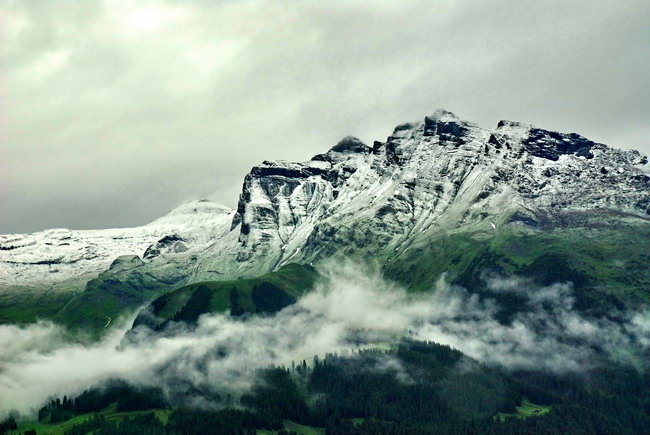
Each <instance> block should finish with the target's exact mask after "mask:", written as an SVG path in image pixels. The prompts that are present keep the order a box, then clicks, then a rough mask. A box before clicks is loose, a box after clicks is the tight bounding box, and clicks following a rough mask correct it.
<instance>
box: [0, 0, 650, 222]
mask: <svg viewBox="0 0 650 435" xmlns="http://www.w3.org/2000/svg"><path fill="white" fill-rule="evenodd" d="M0 19H1V20H2V24H1V25H0V32H1V33H0V40H1V41H2V44H1V45H0V56H1V58H0V71H1V74H0V233H10V232H29V231H35V230H40V229H45V228H51V227H68V228H102V227H116V226H133V225H139V224H144V223H146V222H148V221H151V220H153V219H155V218H156V217H158V216H160V215H161V214H163V213H165V212H166V211H167V210H169V209H171V208H173V207H174V206H176V205H178V204H179V203H181V202H183V201H185V200H189V199H197V198H200V197H211V198H213V199H216V200H218V201H221V202H223V203H225V204H227V205H230V206H234V205H235V203H236V199H237V195H238V193H239V191H240V189H241V185H242V181H243V177H244V175H245V174H246V172H247V171H248V170H249V169H250V167H251V166H252V165H254V164H256V163H259V162H261V161H263V160H269V159H286V160H305V159H308V158H309V157H311V156H312V155H314V154H317V153H320V152H323V151H325V150H327V149H329V148H330V147H331V146H333V145H334V144H335V143H336V142H337V141H338V140H339V139H340V138H341V137H343V136H345V135H348V134H352V135H355V136H358V137H360V138H361V139H363V140H364V141H366V142H369V143H371V142H372V140H376V139H379V140H383V139H384V138H385V137H386V136H387V135H388V134H389V133H390V132H391V131H392V127H393V126H394V125H396V124H399V123H401V122H405V121H411V120H418V119H421V118H423V116H424V115H425V114H428V113H432V112H433V111H434V110H435V109H436V108H439V107H443V108H446V109H448V110H451V111H453V112H455V113H456V114H457V115H459V116H460V117H461V118H464V119H468V120H471V121H474V122H477V123H478V124H479V125H481V126H484V127H494V126H496V123H497V122H498V121H499V120H500V119H513V120H518V121H522V122H529V123H533V124H536V125H538V126H541V127H544V128H549V129H556V130H560V131H576V132H579V133H581V134H583V135H585V136H587V137H589V138H590V139H593V140H596V141H599V142H603V143H607V144H609V145H612V146H615V147H619V148H636V149H639V150H641V151H643V152H645V153H650V123H648V119H650V88H649V87H648V83H650V25H649V24H650V2H647V0H642V1H641V0H639V1H636V0H629V1H626V2H614V1H591V2H584V1H550V0H548V1H537V2H521V1H517V0H499V1H492V2H476V1H450V0H449V1H446V0H441V1H436V2H430V1H410V0H406V1H376V2H372V3H369V2H360V1H359V2H357V1H351V0H345V1H328V2H306V1H305V2H297V1H296V2H287V1H253V0H243V1H199V0H196V1H180V0H179V1H139V2H127V1H113V0H85V1H83V2H78V1H72V0H69V1H66V0H57V1H49V2H41V1H35V0H34V1H30V0H26V1H9V0H4V1H2V0H0Z"/></svg>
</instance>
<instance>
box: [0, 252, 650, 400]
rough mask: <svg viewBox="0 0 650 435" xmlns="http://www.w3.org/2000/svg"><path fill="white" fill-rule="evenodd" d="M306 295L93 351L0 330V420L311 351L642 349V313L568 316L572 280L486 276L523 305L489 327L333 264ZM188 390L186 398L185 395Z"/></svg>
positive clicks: (619, 357)
mask: <svg viewBox="0 0 650 435" xmlns="http://www.w3.org/2000/svg"><path fill="white" fill-rule="evenodd" d="M322 273H323V275H324V279H323V280H322V281H321V282H320V283H319V284H317V286H316V288H315V289H314V291H312V292H311V293H310V294H308V295H306V296H305V297H303V298H302V299H301V300H299V301H298V303H296V304H295V305H293V306H290V307H287V308H286V309H284V310H283V311H281V312H279V313H277V314H275V315H272V316H252V317H249V318H247V319H243V320H242V319H236V318H231V317H229V316H228V315H204V316H203V317H201V319H200V320H199V322H198V325H197V326H196V327H195V328H187V327H179V326H178V325H177V327H176V328H174V329H173V330H171V331H167V333H164V334H154V333H152V332H151V331H149V330H147V329H144V328H143V329H139V330H137V331H135V332H134V333H132V334H129V335H128V337H127V338H126V339H125V338H124V333H125V331H126V330H127V329H128V326H127V325H124V327H122V328H118V329H116V330H115V331H114V332H113V333H111V334H110V335H109V336H107V337H106V338H104V339H103V340H102V341H101V342H99V343H96V344H94V345H82V344H75V343H69V342H66V341H65V340H64V336H65V334H64V331H62V330H60V329H59V327H58V326H56V325H53V324H49V323H39V324H36V325H32V326H29V327H25V328H19V327H16V326H2V327H0V413H7V412H9V411H11V410H17V411H19V412H20V413H30V412H34V411H35V410H36V409H37V408H38V407H39V406H41V405H42V403H43V402H44V401H45V400H47V398H48V397H50V396H52V395H61V396H62V395H63V394H67V395H75V394H78V393H80V392H81V391H82V390H84V389H86V388H89V387H91V386H93V385H95V384H97V383H99V382H102V381H104V380H107V379H110V378H122V379H125V380H127V381H130V382H133V383H136V384H145V385H158V386H161V387H162V388H163V389H165V390H166V391H167V392H168V393H170V395H172V396H178V395H182V396H183V400H184V402H185V404H187V403H192V402H194V403H195V404H197V405H200V404H202V403H204V402H205V400H206V398H211V400H214V397H217V395H219V396H221V397H227V396H228V395H231V397H234V398H237V397H238V395H239V394H241V393H242V392H244V391H246V390H248V388H250V386H251V385H252V382H254V379H255V376H254V374H255V371H256V370H257V369H259V368H263V367H266V366H268V365H270V364H276V365H280V364H281V365H290V364H291V363H292V361H296V362H300V361H302V360H303V359H305V360H307V361H309V360H311V358H312V357H313V356H314V355H324V354H325V353H334V352H337V353H346V352H348V351H352V350H355V349H358V348H360V347H372V346H380V345H386V344H390V343H395V342H396V341H397V340H399V339H400V337H403V336H411V337H412V338H415V339H421V340H431V341H436V342H438V343H441V344H448V345H450V346H452V347H455V348H457V349H459V350H461V351H462V352H464V353H466V354H467V355H469V356H471V357H473V358H476V359H478V360H479V361H482V362H485V363H488V364H496V365H500V366H503V367H506V368H512V369H518V368H532V369H541V370H551V371H555V372H563V371H574V370H583V369H585V368H588V367H590V366H593V365H595V364H597V363H598V361H600V360H602V359H604V358H605V359H606V358H610V359H615V360H616V361H619V362H620V361H623V362H627V363H630V364H640V362H639V361H641V355H642V353H643V352H646V351H647V349H648V346H649V345H650V316H649V315H648V313H636V314H634V315H631V316H630V317H629V319H628V320H627V321H626V322H622V323H617V322H614V321H611V320H607V319H602V318H601V319H596V318H590V317H586V316H583V315H581V314H579V313H578V312H576V310H574V307H573V304H574V298H573V290H572V287H571V284H570V283H557V284H553V285H550V286H535V285H533V284H532V283H531V282H529V281H527V280H523V279H521V278H517V277H509V278H503V277H497V276H492V277H488V278H486V287H487V289H488V290H489V292H488V293H486V295H489V294H513V295H517V296H519V297H521V298H522V300H523V301H524V302H523V304H522V308H523V309H522V310H521V311H520V312H519V313H517V314H514V315H513V316H512V318H511V319H510V320H509V321H508V322H502V321H499V320H498V311H499V308H498V305H497V303H496V301H495V300H494V299H493V298H491V297H489V296H485V295H484V297H479V295H478V294H472V293H470V292H468V291H467V290H465V289H463V288H461V287H457V286H453V285H448V284H446V283H445V280H444V277H441V279H440V280H439V281H438V283H437V284H436V286H435V288H434V289H432V290H431V291H430V292H425V293H419V294H411V293H407V292H406V291H405V290H404V289H402V288H401V287H399V286H398V285H396V284H394V283H391V282H389V281H386V280H384V279H382V278H381V276H380V274H379V273H377V272H375V271H372V270H368V269H366V268H360V267H358V266H354V265H352V264H343V265H341V264H331V265H330V266H329V267H326V268H324V269H323V270H322ZM189 391H191V392H192V394H191V395H188V392H189Z"/></svg>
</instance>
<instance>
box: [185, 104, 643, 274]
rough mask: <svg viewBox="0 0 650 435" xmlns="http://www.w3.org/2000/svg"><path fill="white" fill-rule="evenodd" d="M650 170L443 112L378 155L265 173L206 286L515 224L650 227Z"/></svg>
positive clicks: (366, 150) (339, 153) (353, 154)
mask: <svg viewBox="0 0 650 435" xmlns="http://www.w3.org/2000/svg"><path fill="white" fill-rule="evenodd" d="M643 167H647V159H646V158H645V157H643V156H641V155H640V154H639V153H638V152H637V151H623V150H616V149H612V148H609V147H607V146H605V145H602V144H597V143H594V142H592V141H590V140H588V139H586V138H584V137H582V136H579V135H577V134H574V133H571V134H562V133H556V132H551V131H546V130H541V129H537V128H534V127H532V126H529V125H525V124H520V123H515V122H509V121H502V122H500V123H499V125H498V126H497V128H496V129H495V130H486V129H483V128H480V127H478V126H476V125H475V124H472V123H469V122H466V121H463V120H460V119H459V118H457V117H456V116H455V115H453V114H452V113H450V112H446V111H443V110H440V111H437V112H436V113H434V114H433V115H432V116H428V117H426V118H425V119H424V120H423V121H422V122H418V123H409V124H402V125H399V126H398V127H397V128H395V130H394V132H393V134H392V135H391V136H390V137H388V139H387V140H386V141H385V142H375V143H374V145H373V146H372V147H368V146H366V145H364V144H363V143H361V142H360V141H359V140H358V139H355V138H345V139H343V140H342V141H341V142H340V143H339V144H337V145H336V146H335V147H334V148H332V150H330V151H329V152H328V153H326V154H321V155H317V156H315V157H314V158H313V159H312V160H311V161H308V162H303V163H288V162H264V163H263V164H262V165H260V166H257V167H255V168H253V169H252V171H251V172H250V173H249V174H248V175H247V176H246V179H245V181H244V187H243V191H242V194H241V197H240V201H239V205H238V208H237V215H236V216H235V219H234V220H233V226H232V228H233V230H234V231H238V232H239V237H238V240H237V244H232V241H231V242H230V243H231V244H230V246H229V247H228V248H227V249H222V250H221V251H220V252H219V253H215V256H216V257H213V258H214V259H215V260H216V261H211V259H210V258H207V259H206V260H205V261H204V262H203V263H202V264H201V265H200V267H199V268H198V269H197V272H196V273H197V276H196V278H197V279H208V277H209V274H208V273H201V270H205V269H207V268H209V269H211V270H212V269H215V268H220V269H221V270H222V272H223V273H224V274H226V275H227V274H231V275H232V274H235V275H237V274H241V275H244V276H246V275H249V276H250V275H255V274H256V273H260V272H264V271H268V270H273V269H275V268H277V267H278V266H281V265H283V264H286V263H287V262H290V261H297V262H312V261H318V260H319V259H322V258H326V257H328V256H329V255H332V254H333V253H334V252H337V251H347V252H357V253H358V252H366V253H367V254H369V255H371V256H374V257H376V256H378V255H382V256H383V257H384V258H385V259H386V258H388V259H389V258H390V257H391V256H395V255H399V253H400V252H403V251H404V250H406V249H408V247H409V246H410V245H411V244H413V243H415V242H416V241H418V240H419V241H424V242H425V243H430V241H431V240H432V237H434V236H435V235H436V234H437V235H440V234H445V233H446V232H454V231H467V230H468V229H471V228H475V229H482V230H484V231H487V232H489V231H493V230H494V229H496V228H497V226H498V225H501V224H504V223H507V221H508V220H509V219H511V218H512V217H513V216H515V217H517V219H519V220H521V221H522V222H526V223H528V224H531V225H535V226H552V225H561V224H567V223H568V222H567V220H570V219H571V218H572V217H571V213H579V212H584V211H589V212H590V213H604V214H607V213H614V214H618V215H621V216H623V215H625V216H631V217H635V218H637V219H644V220H648V219H649V218H650V177H649V176H648V175H647V174H646V173H645V171H644V169H643ZM232 253H236V258H230V257H231V255H232ZM232 265H236V267H237V269H236V270H232V269H231V267H232Z"/></svg>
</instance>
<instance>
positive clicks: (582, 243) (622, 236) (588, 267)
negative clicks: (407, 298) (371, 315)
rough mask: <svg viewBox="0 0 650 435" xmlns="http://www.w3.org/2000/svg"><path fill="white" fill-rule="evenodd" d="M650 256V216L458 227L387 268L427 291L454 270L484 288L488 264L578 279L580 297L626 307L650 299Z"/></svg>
mask: <svg viewBox="0 0 650 435" xmlns="http://www.w3.org/2000/svg"><path fill="white" fill-rule="evenodd" d="M648 264H650V224H643V223H642V224H626V223H625V222H620V223H619V224H618V225H616V226H602V227H599V226H591V227H572V228H556V229H553V230H551V231H539V230H530V229H526V228H517V227H506V228H504V229H499V230H496V231H494V232H492V233H487V232H477V233H455V234H450V235H448V236H447V237H443V238H440V239H437V240H434V241H432V242H431V243H430V244H428V245H426V246H419V247H416V248H414V249H411V250H409V251H407V253H406V254H404V255H402V256H401V257H399V258H398V259H396V260H395V261H393V262H391V263H390V264H389V266H388V267H387V268H386V276H387V277H389V278H392V279H394V280H396V281H398V282H401V283H403V284H404V285H405V286H407V287H408V288H409V289H411V290H413V291H423V290H428V289H430V288H432V286H433V285H434V283H435V281H436V280H437V279H438V278H439V277H440V275H441V274H442V273H445V272H446V273H447V279H448V280H449V281H452V282H455V283H458V284H460V285H463V286H465V287H466V288H468V289H469V290H470V291H480V290H481V288H482V287H484V285H485V284H484V279H483V276H484V274H485V273H486V272H487V273H490V272H494V273H499V274H501V275H511V274H517V275H520V276H523V277H528V278H532V279H533V280H534V281H535V282H536V283H538V284H542V285H549V284H552V283H556V282H572V283H573V285H574V288H575V289H576V294H577V295H578V297H579V301H578V304H579V305H580V304H581V303H582V304H586V305H589V306H590V307H595V306H597V305H600V304H602V306H603V308H611V307H615V306H618V307H619V308H622V307H623V306H625V305H628V306H638V305H646V304H648V303H649V302H650V268H648V267H647V265H648ZM584 308H588V307H587V306H585V307H584Z"/></svg>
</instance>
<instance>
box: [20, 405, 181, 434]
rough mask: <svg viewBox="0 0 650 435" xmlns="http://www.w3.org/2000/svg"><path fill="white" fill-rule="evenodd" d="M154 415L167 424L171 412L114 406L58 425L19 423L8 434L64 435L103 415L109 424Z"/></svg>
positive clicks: (36, 422) (35, 422)
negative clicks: (31, 432) (121, 410)
mask: <svg viewBox="0 0 650 435" xmlns="http://www.w3.org/2000/svg"><path fill="white" fill-rule="evenodd" d="M150 413H154V414H155V415H156V417H157V418H158V420H160V421H161V422H162V423H163V424H166V423H167V419H168V418H169V414H170V413H171V410H167V409H150V410H146V411H129V412H118V411H117V405H116V404H112V405H111V406H109V407H107V408H106V409H104V410H103V411H101V412H91V413H87V414H82V415H77V416H75V417H73V418H71V419H69V420H66V421H62V422H58V423H47V422H38V421H35V420H27V421H19V422H18V429H16V430H13V431H9V432H7V433H8V434H11V435H20V434H22V433H24V432H25V431H28V430H35V431H36V433H37V434H38V435H64V434H65V433H66V431H69V430H71V429H72V428H73V427H74V426H75V425H79V424H81V423H83V422H85V421H87V420H89V419H90V418H92V417H94V416H97V415H102V416H103V417H104V418H105V419H106V421H107V422H121V421H123V420H124V419H125V418H131V417H135V416H138V415H143V414H150Z"/></svg>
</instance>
